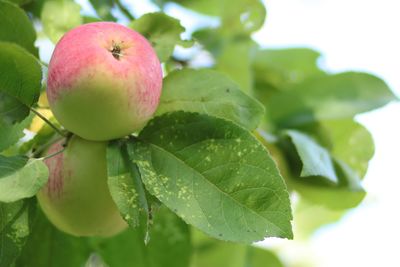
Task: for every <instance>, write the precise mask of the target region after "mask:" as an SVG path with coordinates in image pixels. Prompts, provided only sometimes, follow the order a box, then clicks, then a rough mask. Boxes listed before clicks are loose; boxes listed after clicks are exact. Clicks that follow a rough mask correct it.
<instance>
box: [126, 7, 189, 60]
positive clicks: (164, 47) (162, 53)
mask: <svg viewBox="0 0 400 267" xmlns="http://www.w3.org/2000/svg"><path fill="white" fill-rule="evenodd" d="M130 27H131V28H132V29H134V30H136V31H138V32H139V33H141V34H142V35H143V36H144V37H146V38H147V39H148V40H149V42H150V43H151V44H152V46H153V48H154V49H155V51H156V53H157V56H158V58H159V59H160V61H161V62H165V61H166V60H167V59H168V58H169V57H170V56H171V55H172V53H173V52H174V48H175V45H181V46H184V47H189V46H191V45H193V43H192V42H191V41H188V40H182V39H181V34H182V33H183V32H184V31H185V28H184V27H183V26H182V25H181V24H180V22H179V20H177V19H175V18H173V17H170V16H168V15H166V14H165V13H162V12H156V13H148V14H145V15H143V16H141V17H140V18H139V19H137V20H134V21H132V22H131V24H130Z"/></svg>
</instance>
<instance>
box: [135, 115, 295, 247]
mask: <svg viewBox="0 0 400 267" xmlns="http://www.w3.org/2000/svg"><path fill="white" fill-rule="evenodd" d="M133 148H134V149H133V151H129V153H131V154H132V158H134V162H135V163H136V164H137V165H138V166H139V170H140V173H141V175H142V180H143V182H144V184H145V185H146V188H147V190H149V192H150V193H151V194H153V195H155V196H156V197H157V198H158V199H159V200H160V201H161V202H163V203H164V204H165V205H166V206H167V207H169V208H170V209H172V210H173V211H174V212H175V213H177V214H178V215H179V216H180V217H181V218H183V219H184V220H185V221H186V222H187V223H189V224H192V225H194V226H196V227H197V228H199V229H201V230H202V231H204V232H205V233H207V234H209V235H211V236H213V237H215V238H218V239H222V240H229V241H236V242H246V243H250V242H254V241H257V240H262V239H263V238H264V237H266V236H268V237H270V236H276V237H285V238H292V232H291V224H290V220H291V211H290V203H289V198H288V192H287V190H286V187H285V184H284V182H283V179H282V177H281V176H280V175H279V172H278V170H277V168H276V166H275V163H274V161H273V160H272V159H271V157H270V156H269V154H268V152H267V151H266V150H265V148H264V147H263V146H262V145H261V144H260V143H259V142H258V141H257V140H256V139H255V138H254V137H253V136H252V135H251V134H250V133H249V132H247V131H245V130H244V129H242V128H240V127H238V126H237V125H235V124H233V123H231V122H229V121H225V120H223V119H218V118H215V117H210V116H207V115H199V114H193V113H185V112H175V113H170V114H166V115H163V116H160V117H156V118H155V119H154V120H152V121H151V122H150V123H149V124H148V125H147V126H146V127H145V129H144V130H142V132H141V133H140V135H139V139H138V140H137V142H136V143H135V146H133Z"/></svg>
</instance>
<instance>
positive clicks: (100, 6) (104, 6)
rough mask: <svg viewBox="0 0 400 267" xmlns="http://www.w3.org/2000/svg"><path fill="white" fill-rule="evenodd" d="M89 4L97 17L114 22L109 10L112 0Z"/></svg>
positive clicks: (95, 0)
mask: <svg viewBox="0 0 400 267" xmlns="http://www.w3.org/2000/svg"><path fill="white" fill-rule="evenodd" d="M90 3H91V4H92V6H93V7H94V9H95V10H96V13H97V15H98V16H99V17H100V18H101V19H103V20H108V21H116V19H115V17H114V16H113V15H112V14H111V9H112V7H113V5H114V1H113V0H90Z"/></svg>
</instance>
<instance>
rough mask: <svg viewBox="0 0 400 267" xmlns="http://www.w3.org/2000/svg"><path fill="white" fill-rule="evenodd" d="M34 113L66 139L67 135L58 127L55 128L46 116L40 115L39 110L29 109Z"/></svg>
mask: <svg viewBox="0 0 400 267" xmlns="http://www.w3.org/2000/svg"><path fill="white" fill-rule="evenodd" d="M29 109H30V110H31V111H32V112H33V113H35V114H36V115H37V116H38V117H39V118H41V119H42V120H43V121H44V122H45V123H47V124H48V125H49V126H50V127H51V128H53V130H55V131H56V132H57V133H58V134H59V135H61V136H64V137H66V135H65V133H64V132H62V131H61V130H60V129H58V127H57V126H55V125H54V124H53V123H52V122H51V121H49V120H48V119H47V118H46V117H45V116H43V115H42V114H40V113H39V112H38V111H37V110H35V109H34V108H32V107H30V108H29Z"/></svg>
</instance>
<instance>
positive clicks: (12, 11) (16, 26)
mask: <svg viewBox="0 0 400 267" xmlns="http://www.w3.org/2000/svg"><path fill="white" fill-rule="evenodd" d="M20 2H22V1H19V3H20ZM0 25H1V27H0V42H10V43H15V44H17V45H20V46H21V47H23V48H25V49H26V50H28V51H29V52H31V53H32V54H34V55H37V54H38V52H37V48H36V47H34V42H35V40H36V32H35V29H34V28H33V25H32V23H31V21H30V20H29V18H28V16H27V15H26V14H25V12H24V11H23V10H22V9H21V8H19V7H18V6H16V5H14V4H11V3H9V2H7V1H3V0H0ZM1 51H2V52H1V53H3V49H1ZM0 62H1V61H0ZM0 65H1V64H0ZM0 73H1V72H0Z"/></svg>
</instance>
